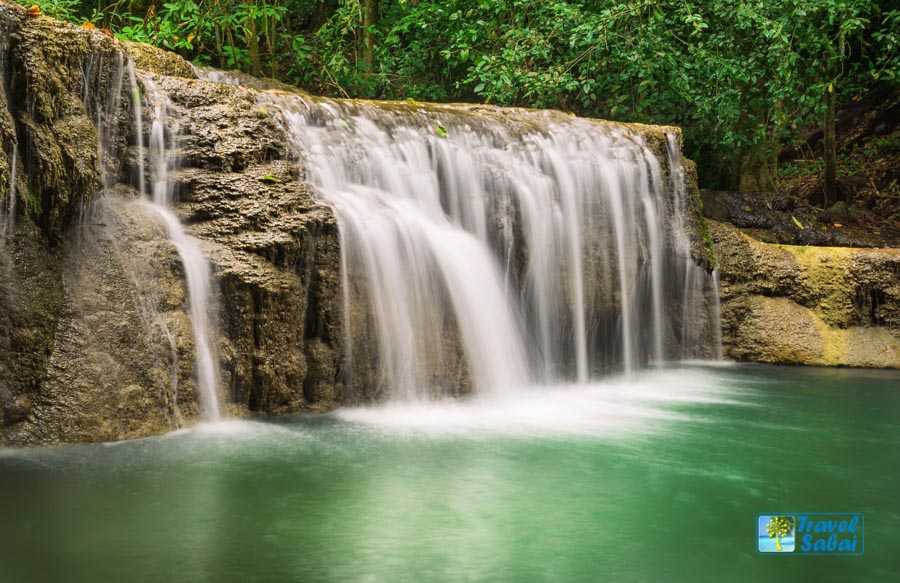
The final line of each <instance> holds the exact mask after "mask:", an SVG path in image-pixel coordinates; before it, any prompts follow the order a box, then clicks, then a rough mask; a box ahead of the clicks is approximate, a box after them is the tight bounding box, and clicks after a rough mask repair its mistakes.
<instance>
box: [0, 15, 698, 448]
mask: <svg viewBox="0 0 900 583" xmlns="http://www.w3.org/2000/svg"><path fill="white" fill-rule="evenodd" d="M129 62H132V63H133V64H134V66H135V67H136V68H137V69H139V77H140V79H144V80H146V81H148V82H152V83H153V84H154V85H155V86H156V87H158V88H160V89H161V90H162V91H164V92H165V94H166V95H167V96H168V98H169V100H170V101H171V103H170V105H169V112H168V114H169V116H170V117H171V119H172V120H174V122H175V123H176V124H177V126H178V140H177V148H178V152H177V154H178V158H179V160H180V164H179V165H178V168H177V169H175V174H174V186H175V191H176V200H177V201H178V202H177V204H176V208H175V210H176V212H177V214H178V216H179V217H180V219H181V220H182V222H183V223H184V224H185V226H186V228H187V230H188V232H189V233H190V234H191V235H192V236H193V237H195V238H196V239H198V240H199V241H200V243H201V246H202V249H203V251H204V252H205V254H206V255H207V257H208V258H209V259H210V261H211V263H212V267H213V275H214V280H215V281H214V284H215V285H214V288H215V292H214V298H213V300H214V303H215V306H216V308H217V309H216V314H217V318H216V320H217V321H216V324H217V325H216V326H215V328H216V330H217V331H218V333H217V337H216V338H215V348H216V350H215V352H216V354H217V358H218V365H219V369H220V371H221V379H220V380H221V382H220V386H221V392H222V400H223V402H225V403H226V404H227V406H228V408H229V413H230V414H232V415H242V414H250V413H261V414H269V413H272V414H277V413H290V412H298V411H304V410H323V409H328V408H331V407H334V406H336V405H338V404H342V403H350V402H358V401H361V400H363V401H364V400H370V399H373V398H377V397H378V395H377V394H376V393H373V392H371V391H370V390H369V389H368V388H367V387H365V386H361V387H359V388H355V389H354V390H352V391H351V390H349V389H348V388H346V387H344V386H343V384H342V383H341V378H342V376H343V375H342V371H341V362H342V357H341V355H342V346H341V342H342V334H341V323H340V321H341V311H342V308H343V306H342V299H341V289H340V286H341V280H340V276H339V275H340V274H339V270H340V246H339V237H338V231H337V224H336V221H335V218H334V216H333V215H332V212H331V210H330V209H329V208H327V207H325V206H323V205H321V204H319V203H317V202H316V201H315V200H314V198H313V196H312V192H311V189H310V187H309V186H308V184H307V181H306V178H305V175H304V169H303V167H302V164H301V163H300V162H299V161H298V160H297V157H296V153H295V152H292V151H290V149H289V147H288V144H289V143H290V140H288V139H287V137H286V135H285V132H286V131H287V130H286V128H285V127H284V126H283V124H281V123H279V117H278V116H277V115H274V114H273V112H272V111H269V110H268V109H267V108H268V106H267V100H266V99H261V98H260V95H261V94H262V92H264V91H290V90H291V89H290V88H287V87H284V86H281V85H276V86H272V85H270V84H266V83H265V82H262V81H259V80H252V82H245V83H243V85H244V86H238V85H234V84H229V83H213V82H208V81H204V80H200V79H197V78H196V76H195V74H194V69H193V68H192V67H191V65H190V64H188V63H186V62H185V61H183V60H182V59H180V58H179V57H177V56H175V55H173V54H171V53H166V52H164V51H159V50H157V49H153V48H151V47H147V46H143V45H134V44H131V43H122V42H119V41H116V40H114V39H112V38H110V37H108V36H106V35H104V34H103V33H101V32H99V31H96V30H86V29H82V28H78V27H75V26H71V25H67V24H62V23H59V22H57V21H54V20H53V19H50V18H46V17H41V16H39V17H34V18H31V17H27V16H26V14H25V11H24V10H23V9H22V8H21V7H19V6H18V5H15V4H11V3H8V2H6V1H5V0H0V81H2V91H0V144H2V148H0V208H2V209H3V213H2V214H0V219H2V221H0V224H2V225H4V227H3V230H2V238H0V444H4V443H8V444H37V443H57V442H76V441H106V440H117V439H125V438H133V437H140V436H144V435H151V434H156V433H161V432H164V431H167V430H171V429H175V428H178V427H180V426H182V425H184V424H189V423H192V422H195V421H196V419H197V418H198V414H199V407H198V398H197V387H196V386H195V381H194V376H195V375H194V371H193V360H194V359H193V337H192V331H191V324H190V316H189V311H188V308H187V305H186V304H187V292H186V290H185V284H184V277H185V274H184V268H183V266H182V265H181V262H180V260H179V255H178V253H177V252H176V249H175V247H174V246H173V245H172V244H171V243H170V242H169V241H168V240H167V237H166V233H165V229H164V228H163V227H162V226H161V225H160V224H158V222H157V221H156V220H155V219H154V218H153V215H152V213H150V212H149V211H148V209H147V207H146V204H145V203H143V202H142V200H141V197H140V196H139V193H138V191H137V190H136V188H135V186H136V179H135V176H136V175H138V174H139V164H140V163H141V162H142V161H143V162H144V163H146V161H145V160H144V157H141V156H138V155H137V154H136V150H137V148H136V145H137V144H136V136H135V132H134V130H133V127H132V123H133V120H134V117H135V116H134V113H135V112H134V111H132V95H131V93H130V92H131V89H130V86H129V83H128V71H127V64H128V63H129ZM123 78H124V82H123ZM141 83H144V81H141ZM423 106H424V104H413V105H411V104H407V103H393V104H385V105H384V107H386V108H411V109H412V108H420V107H423ZM428 107H431V106H428ZM434 107H441V108H444V109H446V110H447V111H451V110H453V111H457V112H458V113H459V115H467V114H468V112H470V111H474V110H475V109H477V110H478V111H479V113H480V114H482V115H490V116H506V115H514V113H511V112H512V110H503V109H501V108H490V107H484V106H471V105H467V106H434ZM454 108H455V109H454ZM560 115H561V114H560ZM598 123H605V122H598ZM618 127H621V128H623V129H624V126H618ZM144 131H145V133H146V131H147V128H146V127H145V128H144ZM628 131H631V132H635V133H638V134H640V135H641V136H643V138H644V139H645V142H646V144H647V147H648V148H650V149H651V150H653V151H654V152H655V153H656V155H657V157H658V158H659V159H660V160H665V159H666V157H667V154H666V148H667V143H666V133H667V132H668V133H674V134H676V135H678V136H679V139H680V131H679V130H677V128H660V127H651V126H638V125H632V126H628ZM144 142H145V143H146V136H144ZM685 171H686V173H687V177H688V180H687V182H688V193H687V194H688V196H689V198H690V200H691V205H692V207H691V213H690V215H689V216H688V217H687V219H688V223H689V224H688V228H689V229H690V231H691V233H692V234H693V235H694V237H693V239H692V243H693V253H694V255H695V257H697V258H698V259H699V260H700V261H701V262H703V263H706V264H709V263H710V261H709V257H708V255H707V254H708V251H709V250H708V248H707V247H705V246H704V238H703V237H702V236H701V235H700V233H701V232H702V227H703V222H702V218H701V217H700V216H699V213H698V209H699V202H698V201H699V198H698V197H699V195H698V191H697V188H696V174H695V170H694V168H693V165H692V164H690V162H688V161H686V166H685ZM663 172H664V173H666V176H665V177H664V178H665V179H666V180H668V177H667V174H668V172H669V169H668V168H663ZM351 310H352V311H353V312H354V314H355V313H356V312H358V311H360V308H359V306H351ZM354 317H355V316H354ZM357 329H358V330H360V331H361V332H360V333H361V334H362V335H363V336H361V337H357V338H355V339H354V342H355V343H359V344H360V345H366V344H371V342H370V341H368V340H367V339H366V338H365V337H364V335H365V330H364V327H362V326H361V327H358V328H357Z"/></svg>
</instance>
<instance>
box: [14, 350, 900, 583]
mask: <svg viewBox="0 0 900 583" xmlns="http://www.w3.org/2000/svg"><path fill="white" fill-rule="evenodd" d="M898 462H900V374H898V373H893V372H883V371H849V370H827V369H814V368H808V369H802V368H775V367H759V366H729V367H723V366H718V367H708V366H694V367H688V368H685V369H682V370H676V371H664V372H657V373H647V374H644V375H640V376H639V377H638V378H637V379H635V380H632V381H628V382H625V381H618V380H610V381H606V382H602V383H597V384H594V385H590V386H587V387H549V388H544V389H542V390H539V391H529V392H525V393H522V394H520V395H518V396H517V397H515V398H513V399H511V400H510V399H509V398H504V399H503V400H495V401H490V400H488V401H474V402H464V403H459V402H457V403H443V404H442V403H438V404H428V405H419V406H413V405H407V406H394V405H392V406H385V407H379V408H371V409H350V410H343V411H340V412H337V413H333V414H330V415H325V416H300V417H296V418H291V419H287V420H285V419H281V420H277V421H272V422H260V421H253V422H251V421H239V422H238V421H231V422H225V423H222V424H217V425H208V426H201V427H199V428H196V429H193V430H190V431H182V432H178V433H175V434H171V435H168V436H164V437H160V438H152V439H145V440H139V441H132V442H125V443H117V444H105V445H89V446H68V447H55V448H39V449H26V450H2V451H0V517H2V519H0V581H2V582H4V583H5V582H7V581H9V582H32V581H71V582H81V581H85V582H87V581H90V582H102V581H134V582H140V581H154V582H156V581H166V582H175V581H185V582H200V581H210V582H212V581H215V582H221V581H304V582H315V581H365V582H369V581H371V582H377V581H388V582H398V581H400V582H402V581H410V582H413V581H415V582H420V581H517V582H518V581H888V580H897V577H898V574H900V503H898V501H897V493H898V492H900V469H898ZM768 511H860V512H865V513H866V518H865V528H866V532H865V554H864V555H863V556H861V557H783V556H766V555H758V554H757V551H756V544H757V541H756V515H757V514H758V513H764V512H768Z"/></svg>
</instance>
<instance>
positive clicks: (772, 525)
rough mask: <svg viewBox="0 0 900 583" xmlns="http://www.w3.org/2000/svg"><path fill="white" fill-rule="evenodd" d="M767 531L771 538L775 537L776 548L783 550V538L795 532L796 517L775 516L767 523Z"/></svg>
mask: <svg viewBox="0 0 900 583" xmlns="http://www.w3.org/2000/svg"><path fill="white" fill-rule="evenodd" d="M766 532H767V533H768V535H769V538H774V539H775V550H776V551H777V552H781V551H782V550H783V547H782V546H781V539H782V538H783V537H786V536H788V535H789V534H791V533H792V532H794V517H793V516H773V517H772V518H770V519H769V523H768V524H767V525H766Z"/></svg>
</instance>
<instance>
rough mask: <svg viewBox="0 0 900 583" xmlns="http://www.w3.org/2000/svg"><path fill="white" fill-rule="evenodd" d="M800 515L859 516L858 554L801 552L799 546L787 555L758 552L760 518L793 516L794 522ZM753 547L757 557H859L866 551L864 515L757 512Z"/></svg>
mask: <svg viewBox="0 0 900 583" xmlns="http://www.w3.org/2000/svg"><path fill="white" fill-rule="evenodd" d="M801 514H805V515H807V516H859V526H860V530H859V548H860V550H859V552H858V553H839V552H837V551H826V552H822V553H811V552H803V551H801V550H800V547H799V545H798V546H797V547H796V550H794V551H792V552H789V553H767V552H764V551H761V550H759V518H760V516H793V517H794V520H797V517H798V516H800V515H801ZM753 527H754V528H753V545H754V547H756V554H757V555H765V556H777V557H841V556H843V557H861V556H863V554H865V551H866V513H865V512H783V511H782V512H757V513H756V521H755V522H754V523H753Z"/></svg>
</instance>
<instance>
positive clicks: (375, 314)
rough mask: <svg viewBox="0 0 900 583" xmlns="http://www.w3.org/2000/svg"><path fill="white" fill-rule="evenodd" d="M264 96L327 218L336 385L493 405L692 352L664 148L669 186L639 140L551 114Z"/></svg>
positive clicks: (673, 190)
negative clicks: (337, 312) (334, 279)
mask: <svg viewBox="0 0 900 583" xmlns="http://www.w3.org/2000/svg"><path fill="white" fill-rule="evenodd" d="M266 99H267V100H270V102H272V103H275V104H276V106H277V107H278V108H280V109H281V111H282V113H283V116H284V120H285V123H286V126H287V128H288V130H289V133H290V136H291V140H292V142H293V144H294V146H295V147H296V150H297V152H298V156H299V157H300V158H301V159H302V162H303V164H304V167H305V170H306V172H307V177H308V179H309V181H310V182H311V183H312V185H313V186H314V187H315V188H316V191H317V193H318V196H319V197H320V199H321V200H322V201H323V202H325V203H327V204H329V205H330V206H331V207H332V208H333V209H334V211H335V214H336V216H337V220H338V226H339V229H340V233H341V247H342V258H341V261H342V268H343V273H342V283H343V288H344V294H345V296H344V306H345V308H344V311H345V315H344V320H345V321H344V334H345V342H344V344H345V351H344V352H345V357H346V362H345V369H346V371H345V372H346V376H347V380H348V382H350V381H351V380H352V381H353V382H357V380H361V381H362V382H369V381H371V382H374V383H375V384H377V385H378V387H379V388H380V392H386V393H388V394H389V395H390V396H392V397H395V398H401V399H411V398H424V397H428V396H431V395H434V394H436V393H441V392H444V391H446V390H448V389H449V390H451V391H453V390H454V389H458V388H459V385H460V384H468V385H470V388H471V389H473V390H475V391H477V392H479V393H489V392H496V391H502V390H506V389H510V388H513V387H516V386H521V385H524V384H528V383H546V382H558V381H578V382H585V381H587V380H589V379H590V378H592V377H594V376H596V375H598V374H606V373H610V372H616V371H618V372H622V373H625V374H631V373H632V372H634V371H635V370H637V369H638V368H639V367H642V366H646V365H647V364H650V363H653V364H656V365H658V366H661V365H662V364H663V363H664V362H665V361H667V360H668V359H676V360H677V359H678V358H681V357H683V356H684V355H685V354H688V353H689V354H697V353H700V352H702V350H699V349H696V347H695V348H692V349H691V351H690V352H688V351H686V350H685V344H686V343H694V344H703V343H704V342H705V340H704V339H703V338H702V337H701V335H700V333H701V330H699V329H696V330H695V329H693V328H692V322H695V321H697V319H698V317H699V316H698V314H696V313H695V312H694V310H695V309H697V310H699V309H706V308H707V306H706V303H707V300H705V299H704V295H705V290H704V287H705V285H706V284H705V282H706V281H707V280H708V279H709V278H710V276H709V274H708V273H707V272H706V271H705V270H704V269H703V268H702V267H700V266H698V265H697V264H696V263H695V262H694V260H693V259H692V258H691V254H690V238H689V237H688V234H687V232H688V231H687V217H686V214H687V212H688V209H689V205H688V201H687V198H686V196H687V194H686V188H685V186H684V180H685V176H684V170H683V168H682V164H681V159H680V149H679V146H678V143H677V140H676V136H674V135H673V134H669V135H668V136H667V140H668V144H667V148H668V156H667V159H666V160H665V161H664V162H665V164H666V168H667V169H668V171H669V178H670V180H666V176H665V172H664V170H663V161H661V160H659V159H658V158H657V156H656V155H655V154H654V153H653V151H652V150H651V149H650V148H649V147H648V145H647V144H646V143H645V142H644V138H643V137H642V136H641V135H640V134H638V133H637V132H632V131H630V130H628V129H627V128H625V127H622V126H613V125H609V124H602V123H598V122H594V121H591V120H585V119H580V118H576V117H572V116H568V115H564V114H561V113H559V112H538V111H525V110H506V111H503V112H502V113H501V112H500V111H499V110H495V109H490V108H479V107H468V108H465V107H459V106H456V107H442V106H438V105H428V106H419V105H418V104H398V103H388V104H382V105H378V104H376V103H370V102H352V101H340V100H327V99H311V98H306V97H301V96H288V95H270V96H268V97H267V98H266ZM679 272H681V273H682V274H683V275H681V276H679V275H673V274H678V273H679ZM679 280H680V281H679ZM679 283H680V284H682V285H681V286H679ZM697 284H699V288H698V287H697ZM686 288H689V289H686ZM360 302H362V303H363V304H364V305H366V306H368V310H367V315H366V316H365V317H363V318H359V317H358V316H356V315H354V314H355V313H354V314H351V312H350V309H349V307H350V306H351V305H358V304H359V303H360ZM679 312H680V313H679ZM688 312H689V313H688ZM701 319H702V318H701ZM706 319H709V317H707V318H706ZM679 326H680V328H681V329H680V330H679ZM703 329H704V330H705V329H706V327H705V326H703ZM367 340H368V341H374V343H375V345H376V349H375V354H374V355H371V354H370V355H368V356H367V355H366V354H364V353H365V350H361V349H362V348H364V347H365V343H366V341H367ZM705 350H706V351H707V352H714V350H712V351H710V350H709V348H708V347H706V349H705ZM351 355H352V358H350V357H351ZM366 360H369V361H370V362H368V363H366V362H365V361H366ZM460 363H461V364H460ZM367 367H368V368H367ZM367 371H368V372H372V371H374V378H372V375H371V374H367Z"/></svg>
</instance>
